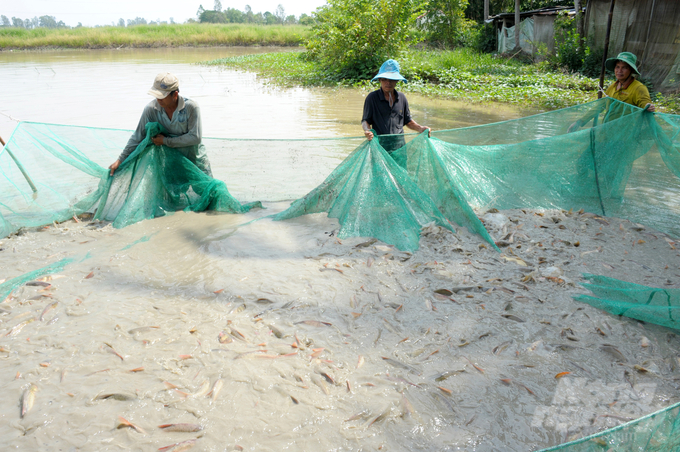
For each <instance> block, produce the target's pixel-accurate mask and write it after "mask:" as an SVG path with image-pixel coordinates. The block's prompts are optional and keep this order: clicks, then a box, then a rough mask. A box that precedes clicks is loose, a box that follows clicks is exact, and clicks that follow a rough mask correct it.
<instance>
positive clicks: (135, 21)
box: [127, 17, 146, 27]
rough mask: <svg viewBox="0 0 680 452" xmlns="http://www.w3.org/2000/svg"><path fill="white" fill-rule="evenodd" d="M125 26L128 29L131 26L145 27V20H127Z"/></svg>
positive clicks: (139, 18)
mask: <svg viewBox="0 0 680 452" xmlns="http://www.w3.org/2000/svg"><path fill="white" fill-rule="evenodd" d="M127 25H128V27H130V26H132V25H146V19H144V18H143V17H136V18H134V19H132V20H130V19H128V21H127Z"/></svg>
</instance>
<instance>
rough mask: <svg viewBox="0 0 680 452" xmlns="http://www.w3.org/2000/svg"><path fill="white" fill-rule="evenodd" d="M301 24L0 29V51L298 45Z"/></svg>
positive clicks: (302, 35)
mask: <svg viewBox="0 0 680 452" xmlns="http://www.w3.org/2000/svg"><path fill="white" fill-rule="evenodd" d="M308 33H309V27H305V26H302V25H268V26H263V25H248V24H166V25H135V26H131V27H97V28H86V27H78V28H35V29H32V30H26V29H22V28H0V49H3V50H4V49H38V48H71V49H100V48H111V47H182V46H251V45H263V46H299V45H300V44H301V43H302V42H304V40H305V39H306V38H307V35H308Z"/></svg>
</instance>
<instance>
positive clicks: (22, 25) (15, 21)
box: [12, 17, 24, 28]
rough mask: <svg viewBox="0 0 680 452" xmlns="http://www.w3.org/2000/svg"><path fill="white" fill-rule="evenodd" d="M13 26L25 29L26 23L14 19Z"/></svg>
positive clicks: (16, 18)
mask: <svg viewBox="0 0 680 452" xmlns="http://www.w3.org/2000/svg"><path fill="white" fill-rule="evenodd" d="M12 26H13V27H15V28H24V21H23V20H21V19H19V18H18V17H12Z"/></svg>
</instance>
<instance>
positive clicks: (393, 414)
mask: <svg viewBox="0 0 680 452" xmlns="http://www.w3.org/2000/svg"><path fill="white" fill-rule="evenodd" d="M281 50H283V51H287V50H289V49H274V48H206V49H195V48H191V49H149V50H124V49H121V50H101V51H88V52H82V51H64V52H30V53H22V52H3V53H0V79H1V80H2V81H3V88H4V89H3V102H2V103H1V104H0V113H1V115H0V136H2V137H3V138H4V139H5V140H7V139H8V138H9V135H10V134H11V132H12V130H13V129H14V127H15V125H16V124H17V123H16V120H25V121H34V122H47V123H57V124H67V125H77V126H85V127H106V128H117V129H133V128H134V127H135V126H136V124H137V121H138V119H139V115H140V114H141V111H142V109H143V107H144V105H146V104H147V103H148V102H149V101H150V99H151V98H150V96H148V95H147V90H148V88H149V87H150V85H151V82H152V81H153V78H154V77H155V75H156V74H157V73H159V72H163V71H169V72H173V73H175V74H176V75H178V76H179V78H180V80H181V85H180V86H181V91H182V94H184V95H186V96H187V97H190V98H193V99H195V100H197V102H198V103H199V105H200V107H201V111H202V117H203V131H204V136H205V137H210V138H208V139H206V146H207V149H208V153H209V156H210V159H211V163H212V166H213V170H214V172H215V176H216V177H217V178H219V179H222V180H224V181H226V182H227V184H228V186H229V189H230V191H231V192H232V194H233V195H234V196H235V197H236V198H237V199H239V200H240V201H252V200H263V201H265V206H266V207H267V209H264V210H253V211H251V212H249V213H248V214H245V215H209V214H203V213H201V214H193V213H184V212H179V213H176V214H174V215H170V216H166V217H163V218H157V219H154V220H149V221H142V222H139V223H137V224H134V225H132V226H130V227H127V228H124V229H113V228H112V227H111V225H105V224H101V223H87V222H82V223H73V222H67V223H63V224H61V225H56V224H55V225H52V226H50V227H48V228H44V229H41V230H40V231H28V232H26V233H24V234H21V235H16V236H13V237H9V238H5V239H0V281H2V280H4V279H10V278H14V277H18V276H20V275H23V274H26V273H28V272H30V271H34V270H36V269H39V268H41V267H44V266H45V265H47V264H51V263H53V262H55V261H58V260H59V259H62V258H72V259H74V261H73V262H72V263H71V264H69V265H68V266H67V267H65V268H64V269H63V270H60V271H59V275H55V276H54V277H53V278H52V279H50V280H49V281H50V283H51V284H52V285H51V286H49V287H44V286H41V285H38V286H22V287H19V288H17V289H16V290H15V291H14V292H13V294H12V295H11V296H10V297H8V298H7V299H6V300H4V302H3V300H2V299H0V302H1V303H2V305H1V307H2V310H1V311H0V327H1V329H0V387H2V389H3V394H4V396H3V397H2V398H1V399H0V448H9V447H12V448H14V449H17V450H53V449H60V450H83V451H90V450H91V451H95V450H96V451H101V450H112V451H113V450H115V451H117V450H157V449H158V448H159V447H166V446H168V445H171V444H178V443H180V444H178V445H177V448H178V449H181V450H186V449H183V447H189V446H191V444H190V443H185V444H184V446H182V445H181V443H182V442H183V441H192V440H194V439H196V438H198V442H197V443H196V447H195V450H206V451H225V450H227V451H231V450H258V451H259V450H263V451H265V450H266V451H269V450H270V451H280V450H301V451H302V450H305V451H306V450H308V451H319V450H337V451H344V450H347V451H349V450H352V451H358V450H366V451H368V450H393V451H397V450H421V451H434V450H441V451H453V450H476V451H499V450H503V451H505V450H510V451H525V450H537V449H539V448H541V447H547V446H551V445H555V444H559V443H561V442H564V441H567V440H569V439H573V438H577V437H580V436H584V435H586V434H589V433H592V432H595V431H598V430H600V429H603V428H606V427H612V426H614V425H618V424H620V423H621V422H623V421H624V420H628V419H632V418H634V417H639V416H641V415H643V414H647V413H649V412H651V411H654V410H656V409H658V408H661V407H663V406H667V405H668V404H670V403H673V402H675V401H677V394H678V387H677V386H678V385H677V383H676V378H677V375H678V373H679V372H680V370H679V369H680V365H679V364H678V362H677V359H676V358H677V348H678V343H679V339H678V337H677V336H676V335H674V334H671V333H668V331H667V330H665V329H663V328H661V327H655V326H653V325H643V324H641V323H638V322H633V321H630V320H629V319H626V318H619V317H612V316H610V315H609V314H607V313H605V312H604V311H600V310H596V309H594V308H591V307H589V306H587V305H585V304H581V303H577V302H576V301H574V300H573V299H572V296H573V295H575V294H578V293H583V292H584V290H583V289H582V288H581V287H580V286H579V285H578V284H577V282H578V280H579V278H580V274H581V273H582V272H583V271H589V272H593V273H602V272H603V270H602V269H603V268H604V269H605V270H604V271H605V272H608V270H607V269H608V268H614V267H613V266H612V265H609V263H612V264H614V265H615V267H616V270H612V272H611V273H607V274H609V275H611V276H614V277H617V276H620V275H624V276H628V278H627V279H629V280H632V281H635V282H638V283H645V284H650V285H661V284H663V283H664V280H665V278H668V281H669V283H670V281H671V279H672V278H673V282H674V283H675V281H676V280H675V279H674V277H673V276H672V275H671V274H670V272H671V270H668V271H666V270H667V269H668V266H666V269H664V265H665V264H666V263H667V262H671V261H672V260H675V262H676V263H677V260H676V253H675V251H674V250H675V248H672V249H671V247H670V246H669V244H668V243H667V242H665V241H664V239H663V237H662V236H661V235H659V236H658V237H655V236H654V235H651V234H649V233H647V232H646V231H643V232H640V231H638V230H637V229H630V231H628V229H627V231H628V232H626V234H629V235H628V236H626V243H625V244H624V241H623V240H622V239H621V234H624V232H623V229H624V227H623V225H621V226H619V222H618V221H617V222H612V225H611V227H609V228H605V230H604V233H603V226H602V224H601V223H599V222H597V221H594V220H592V219H591V217H588V216H586V215H578V214H567V213H565V212H560V211H554V212H546V213H545V215H546V217H545V222H544V221H543V220H544V219H543V215H544V213H543V212H539V213H538V214H536V215H534V213H533V212H532V211H527V212H524V211H514V212H505V214H506V215H507V216H508V217H509V218H510V220H511V221H510V222H506V223H507V224H506V225H505V226H503V227H502V228H501V227H499V228H498V229H497V230H492V231H490V232H491V233H492V235H493V237H494V239H496V240H498V239H500V238H502V237H504V236H506V235H507V234H508V233H509V234H510V236H511V237H513V236H514V237H515V239H514V240H515V244H516V245H515V249H516V253H518V256H519V255H521V256H523V258H524V259H526V260H527V261H528V262H529V263H530V264H531V265H535V266H536V268H538V265H539V264H541V265H543V266H544V267H546V266H551V267H550V268H553V267H552V266H555V267H557V266H560V267H561V268H562V269H559V268H558V270H560V271H564V280H566V282H565V281H563V284H562V285H557V284H556V283H553V282H551V281H550V280H546V279H545V278H542V277H541V276H539V275H538V273H530V274H529V273H527V272H525V271H523V270H524V268H523V267H520V266H519V265H517V264H514V263H512V262H507V261H502V260H501V259H500V258H499V255H498V254H497V253H496V252H495V251H493V250H490V249H489V248H488V247H487V246H486V245H484V243H483V242H482V241H481V239H480V238H479V237H477V236H475V235H473V234H470V233H467V231H465V230H464V229H458V233H457V234H455V235H454V234H451V233H449V232H447V231H445V230H439V229H437V228H433V229H432V230H429V231H427V232H428V233H427V234H424V237H423V239H422V241H421V249H420V250H419V251H417V252H415V253H403V252H399V251H398V250H396V249H394V248H393V247H389V246H385V245H384V244H381V243H380V242H377V243H374V242H370V241H366V240H367V239H365V238H353V239H348V240H342V241H341V240H338V239H337V237H335V233H336V232H337V230H338V222H337V220H335V219H332V218H328V217H327V215H325V214H316V215H307V216H304V217H300V218H297V219H294V220H290V221H281V222H273V221H271V220H270V219H267V218H264V219H263V218H262V217H264V216H266V215H268V214H271V213H277V212H280V211H282V210H283V209H285V208H287V207H288V205H289V203H288V202H276V201H283V200H290V199H293V198H295V197H298V196H301V195H303V194H305V193H306V192H307V191H308V190H309V189H311V188H312V187H314V186H315V185H317V184H318V183H320V182H321V181H323V179H324V178H325V177H326V176H327V175H328V173H329V172H330V170H332V169H333V168H334V167H335V166H337V164H338V163H339V162H340V161H341V160H342V159H343V158H344V157H345V156H346V155H347V153H349V152H350V151H351V150H352V149H354V148H355V147H356V146H357V145H358V144H360V143H361V142H362V141H363V136H362V135H361V128H360V125H359V120H360V116H361V111H362V105H363V99H364V96H365V94H366V93H364V92H361V91H358V90H349V89H333V90H330V89H302V88H293V89H280V88H276V87H271V86H269V85H267V84H266V83H265V82H263V80H262V79H260V78H258V77H257V76H256V75H254V74H252V73H247V72H241V71H235V70H231V69H229V70H226V69H225V70H221V69H217V68H214V67H206V66H201V65H198V64H196V63H198V62H201V61H206V60H211V59H215V58H222V57H226V56H231V55H239V54H246V53H253V52H270V51H281ZM409 101H410V104H411V108H412V113H413V116H414V118H415V119H416V121H418V122H419V123H421V124H423V125H428V126H431V127H433V128H434V129H447V128H455V127H464V126H470V125H476V124H485V123H490V122H498V121H503V120H507V119H512V118H517V117H520V116H523V115H525V114H527V112H522V111H521V110H519V109H516V108H513V107H508V106H504V105H492V106H471V105H468V104H463V103H458V102H453V101H447V100H436V99H429V98H424V97H421V96H417V95H409ZM74 130H76V129H74ZM121 133H122V132H121ZM353 137H354V138H353ZM233 138H238V139H239V140H230V139H233ZM304 138H325V139H326V140H318V141H314V142H305V141H294V140H297V139H304ZM258 140H269V141H258ZM83 151H85V152H88V150H87V149H85V150H83ZM89 151H90V154H92V155H90V156H91V158H92V159H93V160H95V161H96V162H97V163H99V164H101V165H106V164H107V163H108V162H109V161H110V160H113V159H114V158H115V153H114V154H112V155H109V154H110V152H111V151H110V150H109V154H105V153H100V154H95V152H96V151H95V150H94V149H93V150H89ZM88 155H89V154H88ZM35 166H38V165H37V164H36V165H35ZM266 201H269V202H266ZM551 217H559V220H560V222H561V223H560V225H562V226H564V225H566V226H564V227H565V229H557V227H556V226H555V223H553V221H554V220H550V218H551ZM260 219H261V221H253V220H260ZM544 223H545V224H544ZM546 224H549V225H550V229H549V228H548V227H547V226H546ZM539 226H540V227H539ZM626 228H632V226H631V225H629V224H628V223H626ZM605 233H606V235H603V234H605ZM553 234H559V238H564V239H569V240H570V241H571V242H576V240H579V241H580V247H579V248H578V252H577V251H574V250H573V249H571V248H569V249H566V248H565V245H564V244H563V242H562V241H561V240H556V239H555V237H554V236H553ZM634 234H637V235H634ZM642 234H647V235H642ZM650 235H651V237H650ZM642 238H644V239H645V241H648V242H649V246H650V247H651V246H653V247H657V246H658V250H657V249H656V248H655V249H654V250H651V251H648V250H647V249H646V248H645V247H643V246H640V245H639V244H640V242H642ZM510 240H512V239H510ZM603 240H608V242H603ZM631 243H632V244H633V246H630V244H631ZM543 244H545V245H543ZM636 244H638V245H636ZM624 245H625V249H624ZM624 259H625V260H626V262H625V263H624ZM633 259H634V260H633ZM619 262H621V263H619ZM605 264H606V265H605ZM640 266H642V267H643V268H648V269H651V270H650V271H649V273H650V274H649V275H648V274H644V275H640V270H639V268H640ZM674 267H677V265H675V266H674ZM622 269H623V270H622ZM652 270H653V271H652ZM624 271H625V272H624ZM673 271H675V270H673ZM626 272H627V273H626ZM527 275H528V276H527ZM532 275H534V276H532ZM40 276H43V275H40ZM529 276H530V277H531V278H529ZM36 278H37V276H36ZM532 278H534V280H533V281H534V282H531V281H532ZM636 278H637V279H636ZM643 278H651V279H643ZM536 279H537V280H536ZM553 279H555V278H553ZM441 289H447V290H450V289H454V292H456V294H455V297H454V296H452V297H450V298H449V297H446V296H445V297H440V296H438V294H439V295H440V294H441V293H440V292H441ZM435 291H439V292H435ZM55 302H56V304H54V303H55ZM598 329H599V332H598ZM605 332H606V338H605V337H603V335H604V334H605ZM565 336H567V337H566V338H565ZM570 336H571V337H570ZM567 339H568V340H567ZM603 341H604V342H607V343H608V344H613V345H610V346H609V347H610V348H609V349H607V350H611V347H614V346H615V347H616V348H615V350H616V351H619V350H620V352H618V353H619V354H623V355H625V359H628V360H629V364H626V367H624V366H623V365H622V363H621V362H619V361H622V359H621V358H620V357H617V356H612V353H611V352H610V353H609V354H607V353H605V352H604V351H602V349H601V348H599V347H600V346H601V343H602V342H603ZM640 343H643V344H646V345H642V346H640V345H639V344H640ZM633 364H640V365H642V366H644V367H645V368H646V369H647V368H648V369H650V371H649V372H647V373H646V374H642V373H638V372H636V373H632V371H631V370H630V369H632V365H633ZM565 372H567V373H569V372H571V374H570V375H569V376H566V377H564V378H561V379H559V380H558V379H557V378H556V377H555V376H556V375H564V373H565ZM629 377H630V378H629ZM31 385H35V388H36V390H37V392H36V391H34V390H33V389H32V388H33V386H31ZM593 394H595V395H596V396H594V395H593ZM560 398H562V399H564V401H563V402H560V400H562V399H560ZM24 400H33V403H32V406H31V407H28V410H27V411H26V413H25V415H24V416H21V414H20V412H21V408H20V406H21V403H22V402H23V401H24ZM119 416H120V417H119ZM121 419H126V420H127V421H129V422H130V423H132V424H134V427H131V426H130V425H129V424H126V422H127V421H124V420H121ZM173 423H174V424H177V423H181V424H194V426H193V427H186V426H184V427H176V428H178V429H180V430H181V429H182V428H184V429H185V431H168V430H163V429H160V428H159V427H158V426H160V425H166V424H173ZM186 429H194V430H199V429H200V430H199V431H196V432H194V431H186ZM173 450H174V449H173Z"/></svg>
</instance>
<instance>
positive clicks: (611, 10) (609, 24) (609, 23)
mask: <svg viewBox="0 0 680 452" xmlns="http://www.w3.org/2000/svg"><path fill="white" fill-rule="evenodd" d="M615 3H616V0H612V2H611V4H610V5H609V18H607V34H606V35H605V38H604V53H603V54H602V70H601V71H600V86H599V89H598V90H597V98H598V99H602V92H603V91H604V69H605V64H606V62H607V51H608V50H609V35H610V33H611V31H612V16H613V15H614V4H615Z"/></svg>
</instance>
